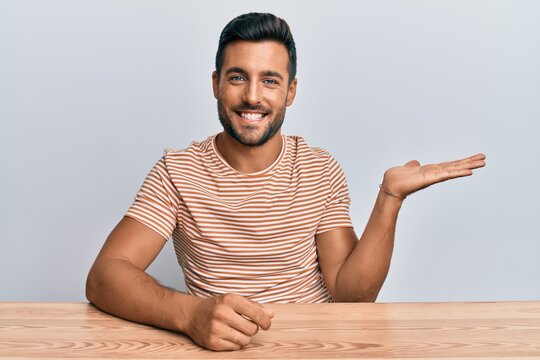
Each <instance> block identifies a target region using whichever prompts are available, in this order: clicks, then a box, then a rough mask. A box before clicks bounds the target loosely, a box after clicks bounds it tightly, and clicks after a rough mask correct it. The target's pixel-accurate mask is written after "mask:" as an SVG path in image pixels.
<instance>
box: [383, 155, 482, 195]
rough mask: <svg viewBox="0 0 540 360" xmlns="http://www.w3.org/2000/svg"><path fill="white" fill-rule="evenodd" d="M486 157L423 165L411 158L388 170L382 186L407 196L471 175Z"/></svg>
mask: <svg viewBox="0 0 540 360" xmlns="http://www.w3.org/2000/svg"><path fill="white" fill-rule="evenodd" d="M485 158H486V156H485V155H484V154H476V155H473V156H471V157H468V158H465V159H462V160H455V161H448V162H443V163H439V164H429V165H423V166H420V163H419V162H418V161H417V160H411V161H409V162H408V163H406V164H405V166H396V167H393V168H390V169H388V170H386V172H385V173H384V178H383V183H382V187H383V189H385V190H386V191H388V192H390V193H392V194H394V195H397V196H400V197H405V196H408V195H410V194H412V193H414V192H416V191H418V190H421V189H424V188H426V187H428V186H430V185H433V184H436V183H440V182H443V181H446V180H450V179H455V178H459V177H464V176H471V175H472V174H473V172H472V170H473V169H477V168H481V167H484V166H485V165H486V163H485V161H484V160H485Z"/></svg>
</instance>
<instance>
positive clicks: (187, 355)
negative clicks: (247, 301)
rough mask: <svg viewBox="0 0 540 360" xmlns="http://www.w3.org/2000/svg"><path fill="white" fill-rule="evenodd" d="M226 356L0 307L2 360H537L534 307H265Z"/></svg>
mask: <svg viewBox="0 0 540 360" xmlns="http://www.w3.org/2000/svg"><path fill="white" fill-rule="evenodd" d="M268 306H269V307H271V308H272V309H273V310H274V311H275V313H276V316H275V318H274V320H273V322H272V327H271V328H270V330H268V331H261V332H259V333H258V334H257V335H256V336H255V337H253V341H252V343H251V344H250V345H249V346H248V347H246V348H244V349H242V350H240V351H234V352H213V351H208V350H205V349H202V348H200V347H198V346H197V345H194V344H193V343H192V342H191V340H190V339H189V338H187V337H185V336H183V335H181V334H178V333H174V332H171V331H166V330H161V329H157V328H154V327H151V326H146V325H142V324H137V323H132V322H129V321H125V320H121V319H118V318H116V317H114V316H111V315H108V314H105V313H103V312H101V311H99V310H97V309H96V308H95V307H93V306H92V305H89V304H83V303H0V359H360V358H377V359H479V358H482V359H515V358H524V359H525V358H529V359H540V302H493V303H392V304H285V305H279V304H271V305H268Z"/></svg>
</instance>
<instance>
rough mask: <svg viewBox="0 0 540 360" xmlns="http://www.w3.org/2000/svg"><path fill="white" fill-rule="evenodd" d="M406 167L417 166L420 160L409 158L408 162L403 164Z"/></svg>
mask: <svg viewBox="0 0 540 360" xmlns="http://www.w3.org/2000/svg"><path fill="white" fill-rule="evenodd" d="M405 166H407V167H418V166H420V162H419V161H418V160H411V161H409V162H408V163H406V164H405Z"/></svg>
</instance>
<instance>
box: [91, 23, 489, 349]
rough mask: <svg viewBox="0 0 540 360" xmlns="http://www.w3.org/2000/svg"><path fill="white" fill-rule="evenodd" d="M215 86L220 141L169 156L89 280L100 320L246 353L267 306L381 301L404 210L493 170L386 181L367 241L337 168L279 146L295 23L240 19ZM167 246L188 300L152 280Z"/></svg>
mask: <svg viewBox="0 0 540 360" xmlns="http://www.w3.org/2000/svg"><path fill="white" fill-rule="evenodd" d="M212 84H213V90H214V96H215V97H216V99H217V105H218V116H219V119H220V121H221V124H222V125H223V129H224V131H222V132H220V133H219V134H216V135H213V136H210V137H209V138H207V139H206V140H203V141H200V142H193V143H192V144H191V145H190V146H189V147H188V148H186V149H184V150H179V151H167V152H166V153H165V155H164V156H163V157H162V158H161V159H160V160H159V161H158V162H157V163H156V165H155V166H154V167H153V168H152V170H151V171H150V173H149V174H148V176H147V178H146V180H145V182H144V183H143V185H142V187H141V189H140V191H139V192H138V193H137V196H136V198H135V202H134V203H133V205H132V206H131V207H130V208H129V210H128V212H127V213H126V216H125V217H124V218H123V219H122V220H121V221H120V222H119V224H118V225H117V226H116V227H115V229H114V230H113V231H112V232H111V234H110V235H109V237H108V238H107V241H106V242H105V244H104V246H103V248H102V250H101V252H100V253H99V255H98V257H97V259H96V261H95V263H94V265H93V266H92V269H91V270H90V273H89V275H88V281H87V297H88V299H89V300H90V301H91V302H92V303H94V304H95V305H96V306H97V307H99V308H101V309H103V310H104V311H107V312H109V313H112V314H115V315H117V316H120V317H123V318H126V319H129V320H133V321H138V322H142V323H147V324H151V325H155V326H158V327H162V328H166V329H171V330H174V331H179V332H182V333H184V334H187V335H188V336H190V337H191V338H192V339H193V341H195V342H196V343H197V344H199V345H201V346H203V347H206V348H209V349H213V350H234V349H240V348H241V347H242V346H245V345H247V344H249V343H250V341H251V337H252V336H253V335H255V334H256V333H257V331H258V330H259V328H262V329H268V328H269V327H270V324H271V319H272V317H273V313H272V312H271V311H270V310H268V309H266V308H265V307H264V306H263V305H262V304H263V303H269V302H279V303H288V302H330V301H335V302H338V301H346V302H358V301H375V299H376V298H377V295H378V293H379V291H380V289H381V287H382V285H383V283H384V280H385V278H386V275H387V273H388V269H389V266H390V259H391V255H392V250H393V244H394V231H395V225H396V220H397V215H398V212H399V209H400V207H401V204H402V202H403V200H404V199H405V197H406V196H407V195H409V194H411V193H413V192H415V191H418V190H420V189H423V188H425V187H427V186H430V185H432V184H435V183H438V182H441V181H445V180H449V179H452V178H458V177H463V176H469V175H472V170H473V169H475V168H479V167H482V166H484V165H485V162H484V159H485V156H484V155H482V154H477V155H474V156H471V157H469V158H466V159H463V160H457V161H451V162H446V163H440V164H433V165H424V166H420V164H419V163H418V161H416V160H413V161H410V162H408V163H407V164H405V165H404V166H396V167H393V168H391V169H389V170H387V171H386V172H385V173H384V176H383V180H382V183H381V185H380V192H379V194H378V196H377V199H376V201H375V205H374V208H373V212H372V214H371V217H370V219H369V221H368V223H367V225H366V228H365V230H364V232H363V234H362V236H361V238H360V239H359V238H358V237H357V235H356V233H355V231H354V229H353V225H352V223H351V220H350V217H349V203H350V199H349V193H348V188H347V183H346V180H345V176H344V174H343V171H342V170H341V168H340V166H339V164H338V163H337V162H336V160H335V159H334V158H333V157H332V156H331V155H330V154H329V153H328V152H326V151H325V150H323V149H320V148H314V147H310V146H309V145H308V144H307V143H306V142H305V141H304V139H302V138H301V137H299V136H285V135H283V134H281V125H282V123H283V121H284V119H285V112H286V108H287V106H290V105H292V103H293V101H294V98H295V95H296V87H297V79H296V49H295V44H294V40H293V37H292V34H291V32H290V30H289V27H288V25H287V23H286V22H285V21H284V20H282V19H280V18H278V17H276V16H274V15H271V14H259V13H250V14H245V15H241V16H239V17H237V18H235V19H233V20H232V21H231V22H230V23H229V24H228V25H227V26H226V27H225V28H224V30H223V32H222V34H221V37H220V41H219V46H218V50H217V54H216V70H215V71H214V72H213V74H212ZM171 236H172V239H173V243H174V248H175V251H176V255H177V257H178V261H179V263H180V265H181V266H182V268H183V270H184V275H185V282H186V287H187V293H181V292H178V291H175V290H172V289H169V288H166V287H163V286H162V285H160V284H159V283H158V282H157V281H155V280H154V279H153V278H152V277H150V276H149V275H148V274H146V273H145V270H146V268H147V267H148V266H149V265H150V264H151V263H152V261H153V260H154V259H155V258H156V256H157V255H158V254H159V252H160V251H161V249H162V248H163V245H164V244H165V242H166V241H167V239H168V238H169V237H171Z"/></svg>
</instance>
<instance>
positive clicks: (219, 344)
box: [203, 339, 242, 351]
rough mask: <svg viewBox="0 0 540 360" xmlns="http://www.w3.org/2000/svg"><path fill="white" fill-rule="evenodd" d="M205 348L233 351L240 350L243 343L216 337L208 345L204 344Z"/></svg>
mask: <svg viewBox="0 0 540 360" xmlns="http://www.w3.org/2000/svg"><path fill="white" fill-rule="evenodd" d="M203 346H204V347H205V348H207V349H210V350H214V351H227V350H228V351H232V350H240V349H241V348H242V345H240V344H237V343H235V342H232V341H229V340H224V339H216V340H214V341H212V342H211V343H210V344H208V345H203Z"/></svg>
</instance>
